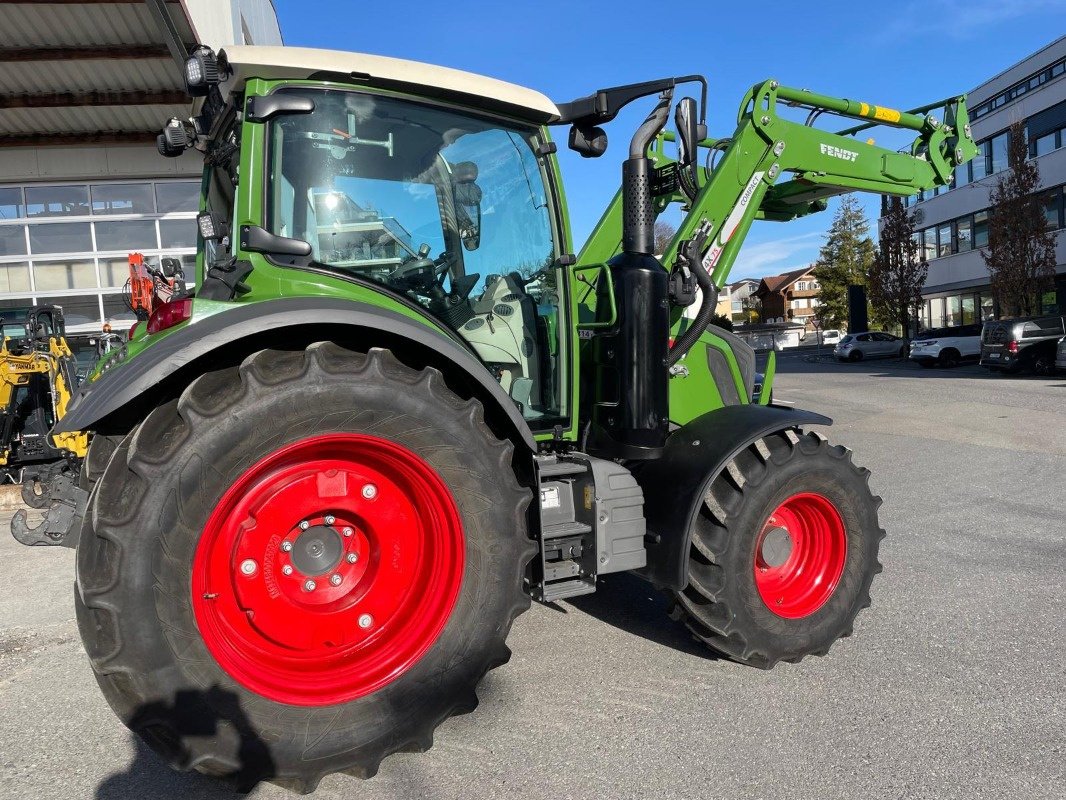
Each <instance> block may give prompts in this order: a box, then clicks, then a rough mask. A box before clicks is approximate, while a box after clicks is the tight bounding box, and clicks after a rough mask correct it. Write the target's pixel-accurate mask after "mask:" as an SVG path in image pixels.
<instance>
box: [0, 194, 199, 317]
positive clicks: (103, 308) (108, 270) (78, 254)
mask: <svg viewBox="0 0 1066 800" xmlns="http://www.w3.org/2000/svg"><path fill="white" fill-rule="evenodd" d="M199 195H200V182H199V181H198V180H189V179H187V178H186V179H173V180H162V179H161V180H155V181H112V182H93V183H88V184H86V183H63V184H56V185H47V184H28V185H25V186H12V185H6V186H0V315H2V313H3V310H4V309H17V310H25V309H27V308H29V307H30V306H33V305H43V304H55V305H61V306H63V311H64V313H65V316H66V321H67V327H68V329H70V330H71V331H72V332H74V333H79V332H96V331H99V330H100V328H101V326H102V325H103V324H104V323H105V322H110V323H112V324H114V325H115V326H116V328H122V327H128V326H129V325H130V324H132V322H133V319H134V318H133V314H132V313H131V312H130V311H129V310H128V309H127V308H126V304H125V302H124V301H123V299H122V295H121V291H122V287H123V285H124V284H125V283H126V279H127V278H128V277H129V267H128V263H127V256H128V254H129V253H131V252H140V253H143V254H144V255H145V256H146V257H147V258H148V259H149V260H150V261H151V262H152V263H157V262H158V259H159V257H160V256H164V255H167V256H177V257H179V258H181V260H182V262H183V264H184V265H185V278H186V280H187V281H188V282H189V283H190V284H191V283H192V282H193V280H194V279H195V263H196V257H195V254H196V212H197V210H198V207H199Z"/></svg>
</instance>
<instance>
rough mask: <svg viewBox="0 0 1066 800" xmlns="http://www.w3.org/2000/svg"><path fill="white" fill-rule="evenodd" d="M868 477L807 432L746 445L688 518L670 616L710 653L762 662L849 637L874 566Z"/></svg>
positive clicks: (820, 650)
mask: <svg viewBox="0 0 1066 800" xmlns="http://www.w3.org/2000/svg"><path fill="white" fill-rule="evenodd" d="M869 475H870V472H869V470H866V469H863V468H860V467H856V466H855V465H854V464H853V463H852V461H851V453H850V451H848V450H846V449H844V448H843V447H839V446H837V447H832V446H830V445H829V444H828V442H827V441H826V440H825V439H824V438H822V437H821V436H818V435H817V434H814V433H800V434H797V433H795V432H793V431H791V430H789V431H782V432H780V433H776V434H773V435H771V436H768V437H766V438H764V439H761V440H759V441H757V442H756V443H754V444H752V445H751V446H749V447H748V448H747V449H745V450H744V451H742V452H741V453H740V455H738V456H737V458H736V459H735V460H734V461H733V462H732V463H731V464H730V465H729V466H728V467H727V468H726V469H725V470H724V471H723V472H722V473H721V474H720V475H719V476H718V477H717V478H716V479H715V480H714V482H713V483H712V484H711V489H710V491H709V492H708V493H707V495H706V498H705V500H704V502H703V504H702V506H701V509H700V512H699V514H698V516H697V518H696V522H695V526H694V528H693V530H692V544H691V549H690V551H689V563H688V580H689V582H688V586H687V587H686V588H685V589H684V590H682V591H680V592H676V593H675V606H674V617H675V619H680V620H682V621H684V622H685V624H686V625H687V626H688V628H689V629H690V630H691V631H692V633H693V634H694V635H695V636H696V638H697V639H699V640H701V641H703V642H704V643H705V644H707V645H708V646H710V647H711V648H712V649H713V650H715V651H717V652H718V653H721V654H722V655H725V656H727V657H728V658H730V659H733V660H734V661H739V662H741V663H744V664H749V665H751V666H756V667H761V668H764V669H769V668H771V667H773V666H774V665H775V664H777V662H779V661H791V662H797V661H800V660H801V659H802V658H803V657H804V656H807V655H825V654H826V653H828V652H829V648H830V647H831V646H832V644H833V642H835V641H836V640H837V639H839V638H841V637H844V636H850V635H851V632H852V626H853V624H854V621H855V617H856V615H857V614H858V613H859V611H861V610H862V609H863V608H866V607H867V606H869V605H870V584H871V582H872V581H873V578H874V575H876V574H877V573H879V572H881V564H880V563H879V562H878V560H877V552H878V548H879V545H880V542H881V540H882V539H883V538H884V535H885V532H884V531H883V530H882V529H881V528H880V527H879V525H878V521H877V509H878V507H879V506H880V505H881V499H880V498H878V497H874V496H873V495H872V494H871V493H870V488H869V485H868V481H869ZM782 529H784V530H785V531H786V532H787V536H786V537H782V536H781V533H780V531H781V530H782ZM774 536H777V537H778V539H777V541H776V542H774V541H771V537H774ZM782 538H783V540H784V542H785V544H784V545H783V546H784V548H785V549H784V550H782V549H781V548H782ZM789 543H790V544H789ZM771 545H773V547H776V548H777V552H776V554H774V553H769V552H768V550H767V548H768V547H770V546H771ZM778 562H780V563H778Z"/></svg>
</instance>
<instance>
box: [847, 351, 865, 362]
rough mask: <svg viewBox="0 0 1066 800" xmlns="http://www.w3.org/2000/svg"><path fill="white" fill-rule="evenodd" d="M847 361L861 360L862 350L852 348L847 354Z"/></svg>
mask: <svg viewBox="0 0 1066 800" xmlns="http://www.w3.org/2000/svg"><path fill="white" fill-rule="evenodd" d="M848 360H849V361H862V350H852V351H851V353H850V354H849V355H848Z"/></svg>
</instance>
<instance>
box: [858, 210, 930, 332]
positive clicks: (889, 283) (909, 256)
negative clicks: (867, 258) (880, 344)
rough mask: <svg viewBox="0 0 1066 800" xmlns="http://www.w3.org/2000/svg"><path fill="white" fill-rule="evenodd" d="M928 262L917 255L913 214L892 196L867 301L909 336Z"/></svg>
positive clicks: (920, 300)
mask: <svg viewBox="0 0 1066 800" xmlns="http://www.w3.org/2000/svg"><path fill="white" fill-rule="evenodd" d="M928 274H929V263H928V262H927V261H925V260H924V259H922V258H921V257H920V252H919V249H918V241H917V239H916V238H915V236H914V217H913V216H912V215H911V214H909V213H907V209H905V208H904V207H903V201H902V200H901V199H900V198H898V197H893V198H891V199H890V200H889V202H888V213H887V214H886V215H885V217H884V224H883V226H882V227H881V236H880V249H879V250H878V252H877V254H876V255H875V256H874V260H873V264H872V265H871V266H870V300H871V302H872V303H873V306H874V309H875V310H876V311H877V313H878V315H879V316H881V317H882V318H883V319H885V320H888V321H889V322H891V323H893V324H895V325H899V327H900V328H901V329H902V330H903V336H904V337H907V336H908V328H909V327H910V322H911V320H913V319H914V318H915V316H917V312H918V309H919V308H920V307H921V303H922V287H924V286H925V278H926V276H927V275H928Z"/></svg>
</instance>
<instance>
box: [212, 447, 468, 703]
mask: <svg viewBox="0 0 1066 800" xmlns="http://www.w3.org/2000/svg"><path fill="white" fill-rule="evenodd" d="M463 563H464V552H463V531H462V522H461V520H460V517H459V510H458V508H457V507H456V504H455V500H454V498H453V497H452V494H451V492H450V491H449V490H448V488H447V486H445V484H444V482H443V481H442V480H441V478H440V476H439V475H438V474H437V473H436V471H435V470H434V469H433V468H432V467H431V466H430V465H429V464H427V463H426V462H425V461H424V460H423V459H422V458H420V457H419V456H417V455H416V454H415V453H413V452H411V451H410V450H408V449H407V448H405V447H402V446H401V445H398V444H396V443H395V442H391V441H388V440H386V439H381V438H378V437H376V436H366V435H363V434H330V435H326V436H316V437H312V438H309V439H304V440H302V441H299V442H296V443H294V444H291V445H288V446H286V447H283V448H281V449H280V450H277V451H275V452H274V453H271V454H270V455H269V456H267V457H266V458H264V459H262V460H261V461H259V462H258V463H257V464H255V465H254V466H252V467H251V468H249V469H248V470H247V471H245V472H244V473H243V474H242V475H241V476H240V477H239V478H238V479H237V480H236V482H235V483H234V484H233V485H232V486H231V487H230V488H229V490H228V491H227V492H226V494H225V495H224V496H223V497H222V500H221V501H220V502H219V504H218V506H217V507H216V508H215V510H214V512H213V513H212V514H211V517H210V518H209V519H208V521H207V525H206V526H205V527H204V532H203V536H202V537H201V538H200V542H199V544H198V545H197V549H196V555H195V557H194V561H193V570H192V599H193V610H194V612H195V615H196V622H197V625H198V626H199V629H200V634H201V636H202V637H203V640H204V643H205V644H206V646H207V649H208V650H209V651H210V652H211V655H212V656H214V658H215V659H216V660H217V661H218V663H219V665H220V666H221V667H222V668H223V669H224V670H225V671H226V673H227V674H229V675H230V676H231V677H232V678H233V679H234V680H235V681H237V682H238V683H240V684H241V685H243V686H245V687H246V688H248V689H250V690H252V691H253V692H256V693H257V694H260V695H262V696H264V697H267V698H270V699H271V700H275V701H277V702H280V703H290V704H294V705H305V706H317V705H332V704H336V703H343V702H346V701H348V700H353V699H355V698H357V697H362V696H364V695H367V694H370V693H371V692H373V691H376V690H377V689H380V688H381V687H382V686H385V685H386V684H388V683H390V682H391V681H394V680H395V679H396V678H398V677H399V676H400V675H402V674H403V673H404V672H405V671H406V670H408V669H410V667H411V666H412V665H414V664H415V662H417V661H418V659H419V658H420V657H421V656H422V655H423V654H424V653H425V652H426V650H428V649H429V647H430V646H431V645H432V644H433V642H435V641H436V639H437V637H438V636H439V635H440V632H441V630H442V629H443V628H444V625H445V623H446V622H447V621H448V617H449V616H450V614H451V611H452V608H453V606H454V605H455V601H456V598H457V597H458V595H459V587H460V584H461V583H462V577H463Z"/></svg>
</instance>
